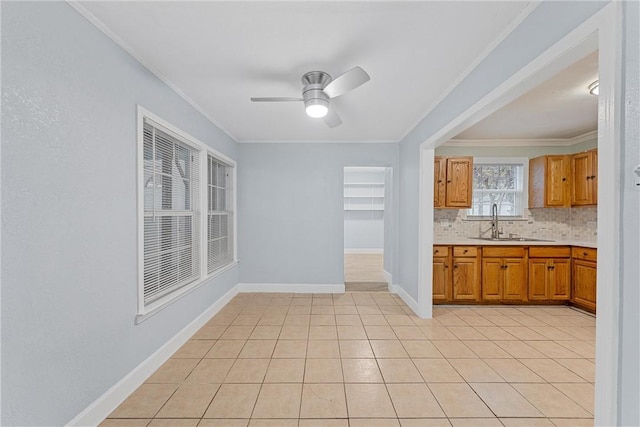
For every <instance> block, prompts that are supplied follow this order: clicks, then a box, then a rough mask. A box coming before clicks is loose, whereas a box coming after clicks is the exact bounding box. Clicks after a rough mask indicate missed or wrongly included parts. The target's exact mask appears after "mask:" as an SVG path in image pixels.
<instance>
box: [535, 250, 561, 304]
mask: <svg viewBox="0 0 640 427" xmlns="http://www.w3.org/2000/svg"><path fill="white" fill-rule="evenodd" d="M549 267H551V268H550V269H549V270H550V274H549V299H551V300H554V301H568V300H569V298H570V297H571V260H570V259H562V258H554V259H550V260H549ZM529 274H531V272H529Z"/></svg>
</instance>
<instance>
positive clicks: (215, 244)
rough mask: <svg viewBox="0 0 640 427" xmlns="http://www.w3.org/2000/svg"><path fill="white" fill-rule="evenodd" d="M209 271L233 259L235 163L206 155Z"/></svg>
mask: <svg viewBox="0 0 640 427" xmlns="http://www.w3.org/2000/svg"><path fill="white" fill-rule="evenodd" d="M207 163H208V169H207V172H208V174H207V176H208V183H207V189H208V194H207V198H208V216H207V272H208V273H213V272H214V271H216V270H217V269H219V268H221V267H224V266H225V265H227V264H230V263H232V262H233V261H234V255H233V254H234V251H233V242H234V236H233V229H234V228H233V221H234V217H233V193H232V192H233V166H231V165H229V164H227V163H225V162H223V161H221V160H219V159H217V158H216V157H214V156H212V155H211V154H209V155H208V156H207Z"/></svg>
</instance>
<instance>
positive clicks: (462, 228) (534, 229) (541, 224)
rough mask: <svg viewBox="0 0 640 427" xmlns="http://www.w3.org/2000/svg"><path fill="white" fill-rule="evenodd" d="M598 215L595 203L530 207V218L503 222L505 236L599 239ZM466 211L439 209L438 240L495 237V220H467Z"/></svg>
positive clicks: (436, 230) (574, 239)
mask: <svg viewBox="0 0 640 427" xmlns="http://www.w3.org/2000/svg"><path fill="white" fill-rule="evenodd" d="M597 214H598V209H597V207H595V206H590V207H580V208H571V209H567V208H558V209H551V208H544V209H530V210H528V211H527V214H526V219H525V220H520V221H508V220H503V221H500V228H501V229H502V230H503V232H504V235H505V236H508V235H509V233H511V234H516V235H519V236H526V237H534V238H539V239H549V240H562V241H579V242H590V243H595V242H596V241H597V226H596V224H597ZM463 218H464V210H459V209H435V212H434V225H433V226H434V238H435V241H442V242H445V241H456V240H461V239H465V238H468V237H479V236H482V237H489V236H491V221H488V220H487V221H485V220H482V221H475V220H473V221H466V220H464V219H463Z"/></svg>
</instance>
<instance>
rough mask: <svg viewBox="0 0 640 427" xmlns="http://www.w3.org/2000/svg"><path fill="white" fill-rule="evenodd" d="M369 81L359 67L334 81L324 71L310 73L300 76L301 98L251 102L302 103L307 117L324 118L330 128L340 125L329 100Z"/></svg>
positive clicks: (260, 99) (254, 100) (267, 99)
mask: <svg viewBox="0 0 640 427" xmlns="http://www.w3.org/2000/svg"><path fill="white" fill-rule="evenodd" d="M370 79H371V77H369V74H367V72H366V71H365V70H363V69H362V68H360V67H353V68H352V69H350V70H349V71H346V72H345V73H343V74H341V75H339V76H338V77H336V78H335V79H333V80H332V79H331V76H330V75H329V74H328V73H325V72H324V71H310V72H308V73H306V74H305V75H304V76H302V84H303V85H304V87H303V88H302V98H286V97H280V98H278V97H276V98H251V100H252V101H253V102H289V101H294V102H296V101H302V102H304V106H305V111H306V112H307V115H308V116H309V117H313V118H324V122H325V123H326V124H327V126H329V127H330V128H334V127H336V126H338V125H340V124H341V123H342V120H340V117H339V116H338V115H337V114H336V112H335V111H334V110H333V109H329V100H330V99H332V98H336V97H338V96H340V95H344V94H345V93H347V92H349V91H352V90H353V89H355V88H357V87H359V86H361V85H363V84H365V83H366V82H368V81H369V80H370Z"/></svg>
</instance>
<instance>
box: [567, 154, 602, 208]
mask: <svg viewBox="0 0 640 427" xmlns="http://www.w3.org/2000/svg"><path fill="white" fill-rule="evenodd" d="M571 173H572V177H571V204H572V205H573V206H586V205H596V204H598V150H590V151H585V152H583V153H577V154H574V155H573V156H571Z"/></svg>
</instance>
